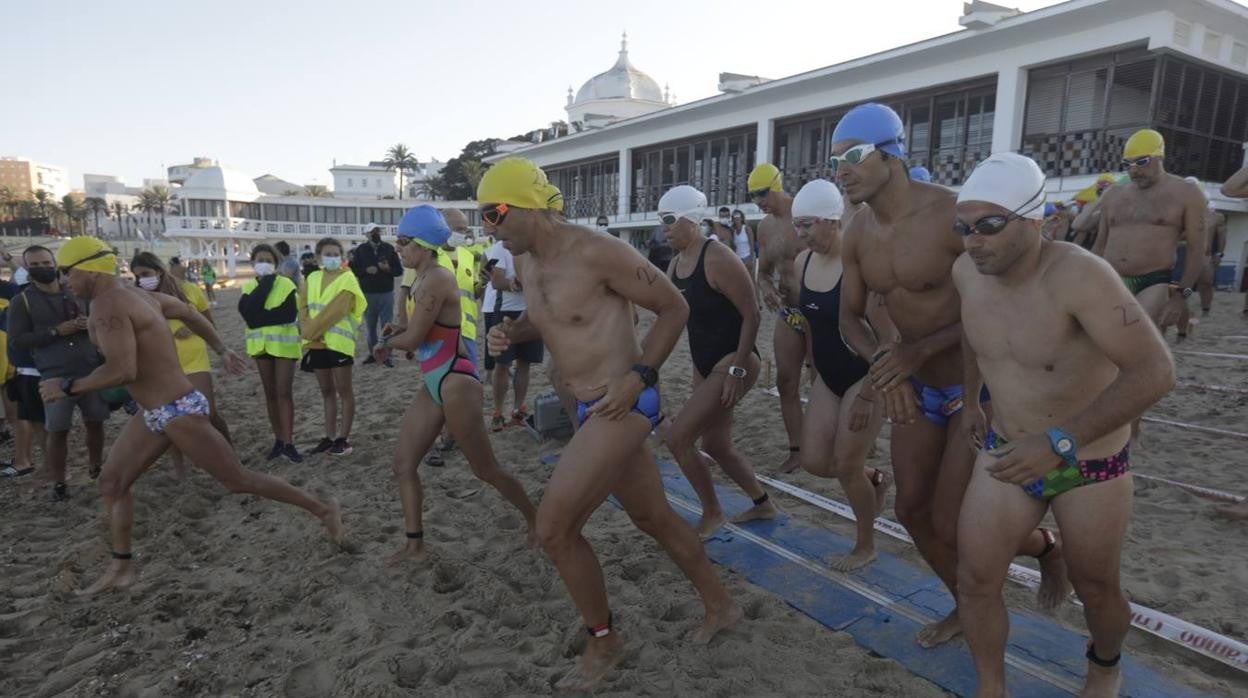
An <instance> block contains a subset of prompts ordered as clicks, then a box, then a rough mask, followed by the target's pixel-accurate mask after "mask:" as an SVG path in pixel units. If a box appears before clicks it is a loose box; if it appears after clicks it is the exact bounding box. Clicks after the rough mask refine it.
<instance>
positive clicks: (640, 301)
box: [589, 237, 689, 369]
mask: <svg viewBox="0 0 1248 698" xmlns="http://www.w3.org/2000/svg"><path fill="white" fill-rule="evenodd" d="M608 246H609V247H608ZM593 247H594V249H593V250H591V251H589V253H590V260H591V262H590V263H591V264H592V265H593V266H594V267H595V268H596V269H595V271H598V272H599V273H600V274H601V275H602V277H603V278H604V280H605V281H606V285H607V287H608V288H610V289H611V290H612V291H615V292H616V293H618V294H619V295H620V296H621V297H622V298H624V299H625V300H627V301H629V302H631V303H633V304H635V305H639V306H641V307H643V308H646V309H647V310H650V311H651V312H653V313H654V314H655V315H656V316H657V317H656V318H655V320H654V324H653V325H652V326H651V327H650V332H649V333H647V334H646V336H645V338H644V339H643V340H642V343H641V349H642V353H641V358H640V359H639V360H638V361H639V362H640V363H642V364H644V365H646V366H649V367H651V368H654V369H658V368H659V367H660V366H662V365H663V362H664V361H666V360H667V357H668V355H669V354H671V353H672V348H673V347H675V346H676V342H677V341H678V340H679V339H680V333H681V332H682V331H684V329H685V323H686V322H688V320H689V304H688V303H686V302H685V299H684V297H683V296H681V295H680V291H678V290H676V286H675V285H673V284H672V281H671V279H668V278H667V277H666V276H664V275H663V272H661V271H659V269H658V268H657V267H655V266H654V265H653V264H651V263H650V262H649V261H648V260H646V258H645V257H642V256H641V254H640V253H639V252H637V251H636V250H634V249H633V248H632V247H631V246H630V245H629V244H628V243H625V242H622V241H620V240H617V239H615V238H606V237H603V238H600V239H597V240H595V241H594V245H593Z"/></svg>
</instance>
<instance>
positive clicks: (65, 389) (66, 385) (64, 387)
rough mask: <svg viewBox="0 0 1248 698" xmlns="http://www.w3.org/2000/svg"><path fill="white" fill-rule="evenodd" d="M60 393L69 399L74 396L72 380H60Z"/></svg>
mask: <svg viewBox="0 0 1248 698" xmlns="http://www.w3.org/2000/svg"><path fill="white" fill-rule="evenodd" d="M61 392H62V393H65V395H67V396H69V397H73V396H74V379H73V378H62V379H61Z"/></svg>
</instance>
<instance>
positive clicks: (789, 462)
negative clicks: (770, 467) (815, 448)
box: [778, 450, 802, 475]
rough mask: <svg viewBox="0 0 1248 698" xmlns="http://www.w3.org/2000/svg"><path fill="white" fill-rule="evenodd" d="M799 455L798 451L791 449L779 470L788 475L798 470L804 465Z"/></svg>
mask: <svg viewBox="0 0 1248 698" xmlns="http://www.w3.org/2000/svg"><path fill="white" fill-rule="evenodd" d="M799 455H800V454H799V453H798V452H797V451H793V450H790V451H789V457H788V458H787V459H786V460H785V461H784V462H783V463H781V464H780V467H779V468H778V470H779V471H780V472H782V473H784V474H786V475H787V474H789V473H791V472H793V471H794V470H797V469H798V468H799V467H800V466H801V465H802V462H801V459H800V458H799V457H798V456H799Z"/></svg>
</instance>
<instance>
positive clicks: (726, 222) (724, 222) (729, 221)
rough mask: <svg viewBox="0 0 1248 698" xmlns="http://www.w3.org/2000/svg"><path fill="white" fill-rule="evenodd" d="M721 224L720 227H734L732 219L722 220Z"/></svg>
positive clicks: (720, 220)
mask: <svg viewBox="0 0 1248 698" xmlns="http://www.w3.org/2000/svg"><path fill="white" fill-rule="evenodd" d="M719 224H720V225H722V226H730V225H732V219H731V218H720V219H719Z"/></svg>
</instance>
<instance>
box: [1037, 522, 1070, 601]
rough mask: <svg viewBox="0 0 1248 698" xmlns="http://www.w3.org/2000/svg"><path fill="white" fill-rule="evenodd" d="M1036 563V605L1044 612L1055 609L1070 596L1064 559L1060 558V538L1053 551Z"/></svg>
mask: <svg viewBox="0 0 1248 698" xmlns="http://www.w3.org/2000/svg"><path fill="white" fill-rule="evenodd" d="M1054 535H1055V536H1056V534H1054ZM1038 562H1039V563H1040V589H1039V591H1037V592H1036V603H1038V604H1039V605H1040V608H1043V609H1045V610H1051V609H1054V608H1057V607H1058V606H1060V605H1062V602H1063V601H1065V600H1066V598H1067V597H1068V596H1070V592H1071V586H1070V580H1069V579H1067V577H1066V558H1065V557H1063V556H1062V539H1061V538H1060V537H1058V538H1057V541H1056V544H1055V545H1054V547H1053V549H1052V550H1050V551H1049V552H1048V554H1046V555H1045V556H1044V557H1042V558H1040V559H1039V560H1038Z"/></svg>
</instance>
